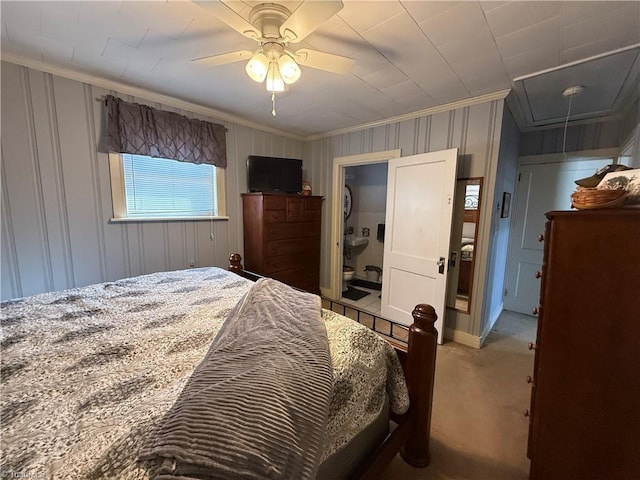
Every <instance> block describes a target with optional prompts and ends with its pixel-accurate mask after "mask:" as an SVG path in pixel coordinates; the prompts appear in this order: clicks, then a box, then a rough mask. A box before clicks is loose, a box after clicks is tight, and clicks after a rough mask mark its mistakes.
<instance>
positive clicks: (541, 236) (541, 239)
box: [538, 234, 544, 242]
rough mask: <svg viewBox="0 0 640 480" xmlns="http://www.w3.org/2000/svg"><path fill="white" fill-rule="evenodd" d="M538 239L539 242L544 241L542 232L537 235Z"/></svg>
mask: <svg viewBox="0 0 640 480" xmlns="http://www.w3.org/2000/svg"><path fill="white" fill-rule="evenodd" d="M538 241H539V242H544V235H542V234H540V235H538Z"/></svg>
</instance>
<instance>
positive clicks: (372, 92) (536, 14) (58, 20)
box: [0, 0, 640, 137]
mask: <svg viewBox="0 0 640 480" xmlns="http://www.w3.org/2000/svg"><path fill="white" fill-rule="evenodd" d="M226 3H228V4H232V5H233V8H234V10H236V11H238V12H240V13H241V14H243V15H244V16H245V18H246V17H248V13H249V11H250V9H251V7H252V6H253V5H256V4H258V3H261V2H252V1H245V2H226ZM279 3H284V4H286V5H287V7H288V8H289V9H290V10H292V11H293V10H295V8H296V6H298V5H299V4H300V2H299V1H292V2H279ZM0 5H1V21H2V37H1V46H2V57H3V59H6V60H8V61H13V62H15V63H21V64H27V65H29V64H34V62H36V63H37V64H46V65H49V66H51V67H52V68H55V69H57V70H55V71H59V72H79V73H80V74H82V75H85V77H83V78H87V77H86V76H89V77H97V78H101V79H106V80H109V81H112V82H117V83H120V84H126V85H132V86H137V87H141V88H143V89H146V90H148V91H151V92H155V93H158V94H162V95H167V96H171V97H175V98H177V99H180V100H183V101H187V102H192V103H195V104H198V105H201V106H204V107H209V108H212V109H215V110H217V111H219V112H223V113H225V114H228V115H229V116H232V117H231V118H240V119H246V120H248V121H251V122H254V123H257V124H260V125H264V126H266V127H270V128H275V129H279V130H281V131H285V132H289V133H291V134H295V135H298V136H301V137H305V136H310V135H318V134H321V133H326V132H331V131H336V130H342V129H348V128H351V127H355V126H361V125H366V124H371V123H374V122H377V121H381V120H383V119H387V118H392V117H397V116H403V115H407V114H409V113H411V112H416V111H420V110H425V109H429V108H432V107H436V106H440V105H444V104H448V103H452V102H460V101H464V100H466V99H471V98H473V97H479V96H484V95H488V94H492V93H495V92H499V91H502V90H505V89H514V92H515V93H516V97H515V100H511V99H510V105H512V107H513V109H514V113H515V115H516V119H517V120H518V123H519V124H520V127H521V128H523V129H526V128H527V127H535V126H538V127H539V126H544V125H548V124H549V123H553V122H557V121H559V120H561V118H560V117H561V116H563V115H566V108H567V99H566V98H564V97H563V96H562V91H563V90H564V89H565V88H566V87H568V86H571V85H575V84H580V85H583V86H585V91H584V93H583V94H582V95H580V96H579V97H575V98H574V99H573V100H572V102H573V107H572V108H574V109H576V110H575V111H576V112H577V113H576V115H577V116H576V118H589V117H592V116H594V115H598V116H602V115H609V114H611V113H613V112H620V110H621V109H622V108H624V106H625V105H627V104H628V103H629V101H630V100H633V99H634V98H635V96H637V95H638V72H639V70H640V65H639V64H640V60H639V52H640V2H639V1H637V0H633V1H621V2H612V1H602V2H600V1H568V2H564V1H562V2H561V1H546V2H542V1H533V2H529V1H514V2H504V1H487V2H478V1H463V2H447V1H402V2H400V1H377V2H371V1H369V2H361V1H349V0H346V1H345V4H344V8H343V9H342V10H341V11H340V12H339V13H338V14H337V15H335V16H334V17H332V18H331V19H329V20H328V21H327V22H326V23H324V24H323V25H322V26H321V27H319V28H318V29H317V30H316V31H315V32H313V33H312V34H311V35H309V36H308V37H307V38H306V39H305V40H304V42H303V43H301V44H298V45H297V46H300V47H306V48H313V49H317V50H321V51H325V52H329V53H334V54H338V55H343V56H348V57H351V58H354V59H355V66H354V67H353V68H352V70H351V72H350V73H349V74H347V75H337V74H333V73H328V72H324V71H320V70H314V69H311V68H307V67H303V73H302V78H301V79H300V81H299V82H298V83H296V84H294V85H293V86H292V87H291V88H290V90H289V91H287V92H285V93H283V94H280V95H278V96H277V98H276V106H277V116H276V117H272V116H271V98H270V94H269V93H268V92H266V91H265V89H264V86H263V85H260V84H257V83H254V82H253V81H252V80H251V79H249V78H248V77H247V75H246V73H245V71H244V63H243V62H239V63H233V64H229V65H224V66H217V67H210V66H207V65H206V63H202V62H191V61H190V60H191V59H193V58H196V57H202V56H205V55H213V54H220V53H226V52H229V51H234V50H241V49H249V50H253V49H254V48H255V43H254V42H253V41H252V40H250V39H248V38H245V37H243V36H242V35H240V34H239V33H238V32H236V31H234V30H232V29H231V28H230V27H228V26H227V25H226V24H225V23H223V22H221V21H220V20H218V19H217V18H215V17H214V16H212V15H211V14H210V13H208V11H206V10H205V9H203V8H201V7H200V6H199V5H197V4H195V3H192V2H189V1H172V0H168V1H151V2H148V1H147V2H137V1H104V2H101V1H71V2H57V1H44V2H24V1H19V2H12V1H5V0H3V1H2V2H1V3H0ZM629 47H631V48H629ZM621 49H622V51H619V50H621ZM610 52H618V53H617V54H616V55H610ZM597 56H602V57H601V58H598V57H597ZM591 57H596V58H591ZM585 59H591V61H590V62H583V60H585ZM572 63H576V64H575V65H571V66H569V67H564V68H561V69H558V67H560V66H563V65H567V64H572ZM539 72H543V73H544V74H543V75H538V74H537V73H539ZM589 94H592V95H593V98H590V95H589ZM603 96H606V98H607V99H608V100H607V102H604V103H603V102H601V101H596V100H598V99H600V100H602V97H603ZM514 102H515V103H514ZM581 104H582V105H581ZM562 120H563V119H562Z"/></svg>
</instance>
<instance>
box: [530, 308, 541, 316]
mask: <svg viewBox="0 0 640 480" xmlns="http://www.w3.org/2000/svg"><path fill="white" fill-rule="evenodd" d="M531 313H533V314H534V315H535V316H538V314H539V313H540V308H539V307H535V308H534V309H533V310H532V311H531Z"/></svg>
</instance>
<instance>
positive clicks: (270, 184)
mask: <svg viewBox="0 0 640 480" xmlns="http://www.w3.org/2000/svg"><path fill="white" fill-rule="evenodd" d="M247 188H248V190H249V191H250V192H266V193H269V192H279V193H298V192H300V191H302V160H298V159H295V158H282V157H261V156H259V155H249V156H248V157H247Z"/></svg>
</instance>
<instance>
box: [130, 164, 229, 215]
mask: <svg viewBox="0 0 640 480" xmlns="http://www.w3.org/2000/svg"><path fill="white" fill-rule="evenodd" d="M122 165H123V169H124V181H125V191H126V204H127V216H129V217H172V216H175V217H184V216H216V215H217V214H218V205H217V198H216V193H215V188H216V168H215V167H214V166H213V165H207V164H194V163H185V162H179V161H176V160H170V159H159V158H151V157H146V156H143V155H131V154H123V155H122Z"/></svg>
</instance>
